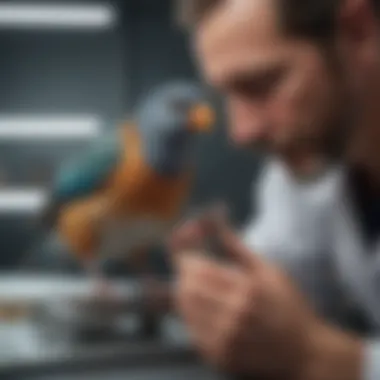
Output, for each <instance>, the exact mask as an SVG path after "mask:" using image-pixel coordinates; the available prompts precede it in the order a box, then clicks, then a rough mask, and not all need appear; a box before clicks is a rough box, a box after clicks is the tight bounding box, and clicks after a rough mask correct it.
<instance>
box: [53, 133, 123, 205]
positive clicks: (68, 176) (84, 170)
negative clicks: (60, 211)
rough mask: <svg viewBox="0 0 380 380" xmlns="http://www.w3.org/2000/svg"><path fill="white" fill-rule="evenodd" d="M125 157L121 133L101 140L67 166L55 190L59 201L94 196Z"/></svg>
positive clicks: (61, 173)
mask: <svg viewBox="0 0 380 380" xmlns="http://www.w3.org/2000/svg"><path fill="white" fill-rule="evenodd" d="M121 154H122V142H121V141H120V139H119V138H118V135H117V134H113V135H112V136H111V137H102V138H100V139H99V140H98V141H97V142H96V143H95V144H94V146H93V147H92V148H91V149H89V151H88V152H86V153H85V154H84V155H83V156H82V157H80V158H79V159H76V160H73V161H72V162H70V163H69V164H66V165H64V166H63V167H62V168H61V170H60V171H59V173H58V176H57V180H56V183H55V186H54V189H53V194H54V198H55V199H56V200H57V201H59V202H68V201H73V200H76V199H79V198H82V197H86V196H87V195H90V194H92V193H93V192H94V191H96V190H97V189H98V188H99V187H101V186H102V185H103V184H104V183H105V181H106V180H107V179H108V178H109V176H110V175H111V173H112V171H113V170H114V169H115V167H116V165H117V163H118V161H119V159H120V158H121Z"/></svg>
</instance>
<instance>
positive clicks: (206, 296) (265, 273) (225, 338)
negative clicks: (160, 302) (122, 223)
mask: <svg viewBox="0 0 380 380" xmlns="http://www.w3.org/2000/svg"><path fill="white" fill-rule="evenodd" d="M205 234H206V229H205V228H204V226H203V225H202V223H196V222H189V223H188V224H187V225H184V226H183V227H182V228H180V229H179V230H178V231H176V232H175V233H174V234H173V238H172V241H171V249H172V252H173V258H174V263H175V266H176V269H177V273H178V291H177V307H178V310H179V312H180V313H181V315H182V317H183V318H184V320H185V322H186V324H187V326H188V328H189V332H190V335H191V337H192V338H193V341H194V343H195V345H196V346H197V348H198V349H199V350H200V352H201V353H202V354H203V356H204V357H205V358H206V360H207V361H209V362H210V363H212V364H214V365H215V366H217V367H219V368H221V369H223V370H226V371H229V372H232V373H237V374H250V375H262V376H270V377H272V376H273V377H275V378H277V376H278V377H279V378H280V379H283V378H289V379H297V380H298V379H300V380H301V379H302V380H307V379H312V380H327V379H329V380H330V379H338V378H340V379H344V380H346V379H355V380H356V379H359V378H360V376H359V373H360V362H361V344H360V342H358V341H356V340H355V339H353V338H351V337H348V336H346V335H345V334H342V333H340V332H337V331H335V330H334V329H332V328H329V327H327V326H325V325H324V324H323V323H322V322H321V321H320V320H319V318H318V317H317V316H316V315H315V314H314V312H313V310H312V308H311V307H310V306H309V305H308V303H307V302H306V301H305V300H304V298H303V297H302V295H301V294H300V293H299V292H298V291H297V289H296V288H295V287H294V285H293V283H292V281H291V280H290V279H289V278H287V276H286V275H285V274H284V273H282V272H281V271H280V270H279V269H278V268H277V267H275V266H274V265H272V264H270V263H267V262H266V261H264V260H263V259H261V258H259V257H256V256H255V255H254V254H253V253H251V252H250V251H249V250H248V249H247V248H246V247H245V246H244V245H243V244H242V243H241V242H240V241H239V239H238V238H237V237H236V235H235V234H234V233H233V232H232V231H231V230H230V229H229V228H227V227H225V228H224V229H223V232H222V236H221V239H222V241H223V244H224V246H225V250H226V251H227V252H228V253H229V255H230V257H231V258H232V259H233V262H234V265H226V264H220V263H217V262H215V261H212V260H210V259H207V258H205V257H204V256H203V255H202V254H201V252H200V251H198V250H197V249H194V248H193V247H197V246H198V247H199V246H200V245H201V241H202V239H203V237H204V235H205ZM187 247H190V249H187ZM327 353H328V354H327ZM347 360H349V361H350V363H349V364H348V363H347ZM343 363H344V365H342V364H343ZM341 367H342V368H341ZM348 367H349V370H348V369H347V368H348ZM337 370H338V371H340V372H339V373H338V374H337V372H336V371H337Z"/></svg>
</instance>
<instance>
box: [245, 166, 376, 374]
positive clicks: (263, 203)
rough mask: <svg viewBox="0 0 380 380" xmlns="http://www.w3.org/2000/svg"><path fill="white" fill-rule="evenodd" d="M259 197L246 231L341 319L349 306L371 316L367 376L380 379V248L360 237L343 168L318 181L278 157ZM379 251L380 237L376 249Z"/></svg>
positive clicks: (318, 304)
mask: <svg viewBox="0 0 380 380" xmlns="http://www.w3.org/2000/svg"><path fill="white" fill-rule="evenodd" d="M256 189H257V191H256V194H255V197H254V200H255V202H257V207H258V213H257V215H256V217H255V218H254V220H252V221H251V222H250V223H248V225H247V227H246V228H245V229H244V232H243V236H244V240H245V242H246V244H247V245H248V246H249V247H250V248H252V250H253V251H255V252H256V253H257V254H260V255H263V256H265V257H266V258H267V259H269V260H271V261H274V262H276V263H277V264H279V265H281V266H282V267H283V268H284V269H285V270H287V271H288V272H289V273H290V274H291V276H292V277H293V278H294V280H295V281H296V282H297V283H298V284H299V286H300V288H301V290H302V291H304V293H305V294H306V296H307V297H308V298H309V300H310V301H311V302H312V304H313V305H314V306H315V308H316V309H317V310H318V311H319V312H320V313H322V314H324V315H325V316H326V317H327V318H329V319H330V320H334V321H339V323H341V324H344V323H345V319H346V317H348V313H349V311H350V309H351V308H352V307H357V308H360V311H361V312H363V314H364V315H365V316H366V317H367V318H368V320H369V322H370V323H371V327H372V335H373V338H374V340H373V342H369V343H368V350H367V351H368V352H367V355H366V360H367V363H366V365H365V369H364V373H363V379H365V380H379V379H380V340H379V343H377V341H376V336H377V335H378V333H379V332H380V252H379V253H378V254H377V255H375V254H370V253H369V252H366V251H367V250H368V249H367V248H366V247H365V246H364V244H363V242H362V241H361V236H360V233H359V231H358V228H357V227H356V224H355V223H356V221H355V220H356V216H355V214H354V212H353V210H352V207H351V206H350V203H349V198H348V195H347V194H348V192H347V191H346V183H345V173H344V170H343V169H341V168H333V169H331V170H330V171H328V172H326V173H325V174H324V175H323V176H322V177H320V178H319V179H318V180H316V181H313V182H310V183H301V182H297V181H296V180H295V179H294V177H292V176H291V175H290V173H289V172H288V171H287V169H286V168H285V167H284V166H283V165H281V163H279V162H271V163H270V164H269V165H268V166H267V167H266V169H265V170H264V171H263V173H262V177H261V180H260V183H259V186H258V187H256ZM373 249H374V250H379V251H380V242H379V244H378V245H377V246H374V247H373Z"/></svg>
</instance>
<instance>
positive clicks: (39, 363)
mask: <svg viewBox="0 0 380 380" xmlns="http://www.w3.org/2000/svg"><path fill="white" fill-rule="evenodd" d="M114 285H115V289H119V290H120V294H122V295H130V296H131V297H132V298H133V297H134V295H133V291H132V289H133V286H132V287H130V286H129V284H127V285H125V284H122V283H120V284H116V283H115V284H114ZM89 294H91V284H89V283H88V282H87V281H84V280H81V279H76V278H67V277H66V278H65V277H61V278H54V277H37V276H36V277H28V278H24V277H22V276H16V277H13V276H9V277H4V278H0V310H1V309H2V308H3V309H4V308H5V309H6V308H7V307H9V306H10V305H13V306H14V307H16V306H20V305H28V307H26V308H25V309H23V308H21V309H19V310H18V313H15V312H14V311H13V314H11V315H8V317H7V316H6V315H5V317H4V315H3V317H2V318H1V317H0V378H2V376H3V375H4V374H13V373H15V372H16V373H17V372H20V371H21V372H23V373H25V372H38V373H40V374H43V373H44V371H46V370H50V369H56V373H57V374H59V373H60V372H59V368H71V367H73V368H77V367H78V368H81V369H82V370H84V369H86V368H92V367H94V366H96V365H99V366H101V367H104V366H111V365H117V364H123V365H130V366H132V367H133V366H135V365H136V364H137V363H141V364H143V363H149V362H152V363H154V362H156V361H157V360H159V361H165V360H166V361H167V362H168V363H171V362H173V361H174V362H176V361H177V362H178V361H179V362H181V361H183V360H185V362H186V361H187V360H189V359H191V358H192V359H191V360H193V359H194V358H195V357H196V355H194V353H193V352H192V350H191V349H190V348H189V347H188V340H187V336H186V331H185V330H184V329H183V327H182V325H181V324H180V323H178V321H177V320H176V319H175V318H172V317H169V316H167V317H166V318H165V319H163V323H162V326H161V331H160V335H159V337H158V340H157V341H155V342H154V341H150V342H148V341H145V342H144V341H142V340H141V339H139V337H136V336H134V337H133V336H132V337H131V338H130V339H124V340H122V341H121V340H120V339H119V340H114V341H113V340H112V339H111V340H107V341H105V342H104V341H99V342H97V343H95V344H94V343H91V344H89V343H88V344H84V343H82V344H79V343H78V342H76V341H75V340H74V339H71V338H72V336H71V334H72V333H73V329H72V325H71V323H72V322H73V321H75V320H76V318H79V320H81V310H80V309H76V308H75V307H73V306H72V303H73V302H74V304H75V302H77V301H78V300H83V297H84V296H86V297H87V296H88V295H89ZM41 308H42V309H41ZM36 310H37V311H41V310H43V311H44V312H46V311H50V312H52V311H53V317H52V318H51V319H50V322H53V323H51V325H50V326H48V322H49V318H47V319H43V318H42V319H41V314H40V315H38V314H36ZM54 313H55V314H54ZM65 313H68V315H66V314H65ZM42 314H43V313H42ZM73 316H74V318H73ZM127 316H129V317H131V316H132V317H133V313H132V314H128V315H125V316H124V319H123V318H119V319H118V320H117V324H119V325H122V324H123V323H124V328H126V326H129V328H130V329H132V330H133V324H134V323H135V324H138V322H139V319H138V314H137V315H136V314H135V315H134V317H135V320H134V321H133V318H132V320H131V319H129V320H128V318H126V317H127ZM45 317H46V315H45ZM108 317H109V316H108ZM84 321H88V320H87V319H85V320H84ZM108 322H109V323H107V318H105V319H104V320H103V319H102V320H101V326H103V327H105V328H107V327H108V325H112V323H111V322H115V323H116V319H114V318H113V317H112V318H110V319H108ZM131 326H132V327H131ZM119 327H120V326H119ZM49 329H50V330H49ZM47 331H50V332H51V331H53V332H54V331H55V333H56V334H46V332H47ZM74 332H75V329H74ZM12 378H13V377H12ZM17 379H18V378H17Z"/></svg>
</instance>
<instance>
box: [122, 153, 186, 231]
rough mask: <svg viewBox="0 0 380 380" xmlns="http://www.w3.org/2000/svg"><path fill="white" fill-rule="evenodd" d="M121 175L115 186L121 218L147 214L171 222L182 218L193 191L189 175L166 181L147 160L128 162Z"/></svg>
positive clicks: (138, 216)
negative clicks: (181, 209) (190, 193)
mask: <svg viewBox="0 0 380 380" xmlns="http://www.w3.org/2000/svg"><path fill="white" fill-rule="evenodd" d="M119 172H120V174H119V180H118V181H117V183H116V184H115V186H116V187H117V188H116V192H115V194H116V197H115V199H116V203H117V207H116V210H115V211H116V214H119V215H121V214H128V215H129V216H133V217H136V218H140V216H141V215H145V214H147V215H152V216H154V217H157V218H163V219H171V218H173V217H175V216H176V215H177V214H178V212H179V210H180V208H181V206H182V205H183V202H185V201H186V199H187V196H188V194H189V191H190V183H189V176H188V175H187V173H185V174H184V175H183V176H182V177H179V178H169V179H167V178H162V177H160V176H159V175H157V174H156V173H155V172H154V171H153V170H151V169H150V168H149V167H148V166H147V164H146V163H145V162H144V161H143V160H139V161H137V162H127V163H126V164H125V166H121V167H120V169H119ZM150 224H152V223H150ZM153 224H154V225H156V224H157V223H153Z"/></svg>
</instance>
